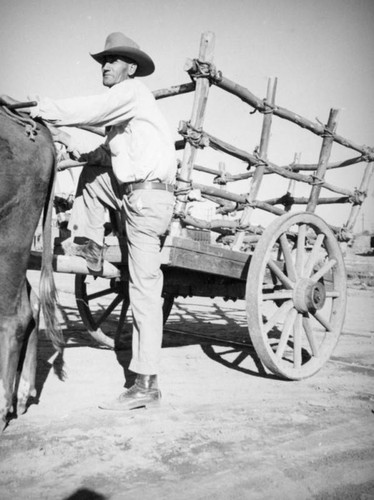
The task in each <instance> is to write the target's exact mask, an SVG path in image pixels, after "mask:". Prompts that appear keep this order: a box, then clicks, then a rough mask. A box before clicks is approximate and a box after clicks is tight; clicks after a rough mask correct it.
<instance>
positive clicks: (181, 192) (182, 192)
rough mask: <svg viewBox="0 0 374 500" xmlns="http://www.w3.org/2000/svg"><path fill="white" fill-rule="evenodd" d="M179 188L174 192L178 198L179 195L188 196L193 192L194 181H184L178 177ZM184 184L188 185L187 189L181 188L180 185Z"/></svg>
mask: <svg viewBox="0 0 374 500" xmlns="http://www.w3.org/2000/svg"><path fill="white" fill-rule="evenodd" d="M176 180H177V187H176V189H175V190H174V194H175V195H176V196H178V195H182V196H183V195H188V193H189V192H190V191H191V190H192V181H191V180H188V179H183V178H182V177H180V176H177V178H176ZM180 182H182V183H183V184H186V186H185V187H182V186H179V183H180Z"/></svg>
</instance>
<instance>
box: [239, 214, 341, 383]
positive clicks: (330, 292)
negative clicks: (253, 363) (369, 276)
mask: <svg viewBox="0 0 374 500" xmlns="http://www.w3.org/2000/svg"><path fill="white" fill-rule="evenodd" d="M246 301H247V320H248V328H249V333H250V337H251V340H252V342H253V345H254V347H255V349H256V352H257V354H258V356H259V358H260V360H261V361H262V363H263V364H264V365H265V367H266V368H268V369H269V370H270V371H272V372H273V373H275V374H277V375H280V376H282V377H284V378H287V379H292V380H299V379H303V378H306V377H310V376H311V375H313V374H314V373H316V372H317V371H318V370H319V369H320V368H321V367H322V366H323V365H324V363H325V362H326V361H327V360H328V359H329V357H330V356H331V354H332V352H333V349H334V347H335V345H336V343H337V341H338V338H339V335H340V332H341V329H342V326H343V322H344V316H345V308H346V274H345V267H344V261H343V257H342V254H341V251H340V247H339V244H338V242H337V240H336V238H335V235H334V233H333V232H332V230H331V229H330V228H329V226H328V225H327V224H326V223H325V222H324V221H323V220H322V219H321V218H320V217H318V216H316V215H314V214H308V213H298V214H286V215H283V216H281V217H279V218H278V219H277V220H275V221H274V222H273V223H272V224H270V226H269V227H268V228H267V229H266V231H265V232H264V234H263V235H262V237H261V239H260V241H259V242H258V244H257V246H256V249H255V252H254V254H253V257H252V259H251V263H250V267H249V272H248V279H247V285H246Z"/></svg>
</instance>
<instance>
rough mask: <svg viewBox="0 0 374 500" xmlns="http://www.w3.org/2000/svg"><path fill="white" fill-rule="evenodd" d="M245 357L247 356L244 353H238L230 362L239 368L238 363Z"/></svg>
mask: <svg viewBox="0 0 374 500" xmlns="http://www.w3.org/2000/svg"><path fill="white" fill-rule="evenodd" d="M247 357H248V354H247V353H246V352H244V351H242V352H241V353H239V355H238V356H237V357H236V358H235V359H234V361H233V362H232V364H233V366H240V363H242V362H243V361H244V360H245V359H246V358H247Z"/></svg>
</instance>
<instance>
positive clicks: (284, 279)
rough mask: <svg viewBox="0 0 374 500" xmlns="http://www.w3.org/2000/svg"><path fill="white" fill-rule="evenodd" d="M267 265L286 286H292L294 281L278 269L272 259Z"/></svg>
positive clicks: (289, 287)
mask: <svg viewBox="0 0 374 500" xmlns="http://www.w3.org/2000/svg"><path fill="white" fill-rule="evenodd" d="M267 265H268V267H269V269H270V270H271V271H272V272H273V273H274V274H275V275H276V277H277V278H278V279H279V280H280V281H281V282H282V284H283V285H284V286H285V287H286V288H288V289H292V288H293V287H294V283H293V282H292V281H291V280H290V279H289V278H288V277H287V276H286V275H285V274H284V272H283V271H282V270H281V269H279V267H278V266H277V264H276V263H275V262H274V260H269V261H268V263H267Z"/></svg>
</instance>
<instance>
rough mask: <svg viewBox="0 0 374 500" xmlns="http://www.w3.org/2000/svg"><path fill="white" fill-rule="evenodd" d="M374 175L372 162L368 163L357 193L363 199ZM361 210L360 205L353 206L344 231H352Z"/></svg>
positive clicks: (373, 163)
mask: <svg viewBox="0 0 374 500" xmlns="http://www.w3.org/2000/svg"><path fill="white" fill-rule="evenodd" d="M373 173H374V162H370V163H368V164H367V165H366V168H365V172H364V175H363V177H362V180H361V184H360V188H359V191H360V193H362V195H363V196H364V197H366V195H367V190H368V187H369V184H370V180H371V178H372V176H373ZM360 210H361V204H358V203H356V204H354V205H353V206H352V208H351V212H350V214H349V217H348V220H347V223H346V229H347V231H348V232H349V231H353V228H354V225H355V224H356V221H357V217H358V215H359V213H360Z"/></svg>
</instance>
